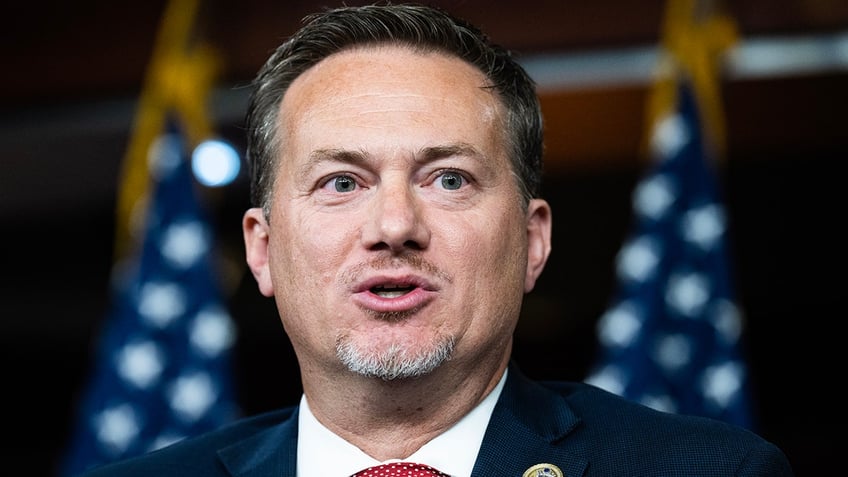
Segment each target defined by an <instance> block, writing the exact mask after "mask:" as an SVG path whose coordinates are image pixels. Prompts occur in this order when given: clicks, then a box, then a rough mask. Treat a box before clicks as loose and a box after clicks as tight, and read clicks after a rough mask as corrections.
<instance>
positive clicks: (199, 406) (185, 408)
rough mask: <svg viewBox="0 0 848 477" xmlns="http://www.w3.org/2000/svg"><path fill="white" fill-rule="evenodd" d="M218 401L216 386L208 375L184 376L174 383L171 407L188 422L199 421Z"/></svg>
mask: <svg viewBox="0 0 848 477" xmlns="http://www.w3.org/2000/svg"><path fill="white" fill-rule="evenodd" d="M216 399H217V396H216V391H215V386H214V384H213V383H212V379H211V378H210V377H209V375H208V374H207V373H204V372H197V373H193V374H190V375H183V376H181V377H179V378H177V380H176V381H175V382H174V386H173V388H172V390H171V398H170V405H171V409H173V410H174V411H175V412H176V413H177V414H178V415H179V416H180V417H182V418H183V419H185V420H187V421H196V420H198V419H199V418H200V417H201V416H202V415H203V414H204V413H205V412H206V411H207V410H209V408H210V407H211V406H212V404H213V403H214V402H215V400H216Z"/></svg>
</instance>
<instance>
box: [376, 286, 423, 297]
mask: <svg viewBox="0 0 848 477" xmlns="http://www.w3.org/2000/svg"><path fill="white" fill-rule="evenodd" d="M413 288H414V287H411V286H400V285H383V286H379V287H374V288H373V289H371V291H372V292H373V293H374V294H375V295H379V296H381V297H383V298H397V297H399V296H403V295H406V294H407V293H409V292H410V291H412V289H413Z"/></svg>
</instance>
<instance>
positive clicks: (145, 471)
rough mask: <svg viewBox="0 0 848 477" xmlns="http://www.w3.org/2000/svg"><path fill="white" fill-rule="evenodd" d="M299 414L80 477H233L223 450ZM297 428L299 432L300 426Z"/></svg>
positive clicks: (255, 419) (272, 417) (292, 411)
mask: <svg viewBox="0 0 848 477" xmlns="http://www.w3.org/2000/svg"><path fill="white" fill-rule="evenodd" d="M296 410H297V408H296V407H290V408H285V409H280V410H276V411H270V412H267V413H263V414H259V415H256V416H251V417H245V418H242V419H239V420H237V421H235V422H233V423H231V424H228V425H226V426H224V427H221V428H220V429H217V430H215V431H211V432H208V433H205V434H201V435H199V436H196V437H191V438H187V439H184V440H182V441H179V442H177V443H175V444H172V445H170V446H168V447H165V448H162V449H159V450H156V451H153V452H150V453H147V454H144V455H141V456H138V457H133V458H130V459H126V460H122V461H119V462H114V463H110V464H105V465H102V466H99V467H96V468H94V469H91V470H89V471H88V472H86V473H83V474H82V475H81V476H80V477H106V476H122V477H134V476H150V475H156V476H158V477H165V476H193V475H197V476H200V475H202V476H204V477H213V476H217V475H222V476H223V475H227V476H228V475H230V474H229V473H227V472H226V469H225V468H224V466H223V464H222V462H221V460H220V459H219V458H218V452H219V451H220V450H222V449H225V448H227V447H230V446H233V445H235V444H238V443H240V442H244V441H247V440H250V439H253V438H255V437H257V436H260V435H261V434H263V433H266V432H268V431H269V430H271V429H273V428H276V427H279V425H280V424H284V423H286V422H287V421H292V418H296V417H297V413H296ZM294 421H296V419H294ZM294 427H295V429H296V423H294ZM292 435H293V436H294V435H295V434H292Z"/></svg>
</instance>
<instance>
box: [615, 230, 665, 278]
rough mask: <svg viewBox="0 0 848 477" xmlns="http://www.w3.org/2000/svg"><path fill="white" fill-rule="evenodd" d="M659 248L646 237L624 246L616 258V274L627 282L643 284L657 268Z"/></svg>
mask: <svg viewBox="0 0 848 477" xmlns="http://www.w3.org/2000/svg"><path fill="white" fill-rule="evenodd" d="M660 256H661V251H660V246H659V244H658V243H657V242H656V240H653V239H652V238H650V237H648V236H643V237H640V238H638V239H635V240H632V241H630V242H628V243H627V244H625V245H624V246H623V247H622V249H621V251H620V252H619V254H618V257H617V260H616V261H617V269H618V274H619V275H620V276H621V277H622V278H624V279H626V280H629V281H636V282H644V281H645V280H647V279H648V277H650V276H651V275H652V274H653V273H654V271H655V270H656V268H657V264H658V263H659V261H660Z"/></svg>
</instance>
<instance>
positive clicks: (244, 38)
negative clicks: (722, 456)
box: [0, 0, 848, 476]
mask: <svg viewBox="0 0 848 477" xmlns="http://www.w3.org/2000/svg"><path fill="white" fill-rule="evenodd" d="M348 3H351V4H355V3H361V2H348ZM436 3H437V4H438V5H441V6H445V7H447V8H449V9H450V10H451V11H453V12H455V13H457V14H459V15H461V16H464V17H466V18H468V19H470V20H472V21H474V22H476V23H478V24H480V25H481V26H483V27H484V29H485V30H487V31H488V32H489V33H490V34H491V35H492V36H493V37H494V38H495V39H496V40H498V41H499V42H501V43H503V44H505V45H506V46H509V47H511V48H513V49H515V50H516V51H517V52H519V53H520V54H522V55H534V54H538V53H557V54H566V55H567V54H580V53H587V52H588V53H592V52H595V51H607V50H615V49H621V48H628V47H631V46H644V45H651V44H654V43H655V42H656V41H657V38H658V32H659V25H660V19H661V14H662V2H660V1H658V0H651V1H640V2H629V1H625V0H615V1H612V0H610V1H566V0H559V1H540V2H522V1H493V2H486V1H453V2H450V1H442V2H436ZM164 4H165V2H164V1H161V0H158V1H144V2H107V1H80V2H55V1H53V2H50V1H47V2H17V3H15V4H14V5H12V6H6V7H5V8H4V10H5V13H4V16H5V22H3V23H4V28H3V29H2V30H0V53H2V56H0V58H2V61H3V64H4V67H3V71H4V72H3V74H2V75H0V107H2V110H0V236H2V238H3V241H2V244H3V245H2V246H0V264H2V266H3V273H2V275H0V350H2V353H3V356H2V363H3V364H2V366H3V368H2V370H3V381H4V382H5V386H4V392H3V394H4V402H5V406H4V410H5V414H6V417H5V419H4V423H5V432H3V438H2V439H3V442H2V445H0V458H2V462H3V463H4V465H5V466H6V467H7V468H16V469H20V470H21V471H23V472H22V473H23V474H24V475H50V473H51V472H52V470H53V468H54V466H55V463H56V459H57V458H58V457H59V454H60V452H61V449H62V448H63V446H64V445H65V442H66V441H67V439H68V437H69V433H70V424H71V422H70V419H71V416H72V415H73V412H74V406H75V399H76V398H77V396H78V393H79V392H80V391H81V388H82V385H83V382H84V379H85V377H86V376H87V371H88V369H89V365H90V364H91V362H90V360H91V359H92V355H91V351H92V349H93V344H94V343H95V341H96V338H97V333H98V330H99V326H100V325H101V323H102V319H103V318H104V315H105V311H106V309H107V306H108V300H109V295H108V280H109V272H110V267H111V264H112V251H113V241H112V240H113V228H114V199H115V192H116V185H117V182H118V172H119V167H120V164H121V160H122V158H123V154H124V151H125V148H126V145H127V140H128V136H129V132H130V127H131V121H132V116H133V114H134V106H135V103H134V100H135V98H137V96H138V94H139V92H140V90H141V85H142V81H143V78H144V72H145V68H146V66H147V62H148V60H149V58H150V54H151V48H152V45H153V40H154V36H155V33H156V29H157V26H158V22H159V17H160V15H161V13H162V10H163V8H164ZM325 4H327V5H331V4H334V2H329V1H328V2H315V1H289V2H282V1H280V2H271V1H262V0H240V1H239V2H234V1H230V2H227V1H213V2H207V3H206V4H205V7H204V19H205V22H204V32H205V37H207V38H208V39H209V41H210V42H211V43H212V44H213V46H214V47H216V48H217V49H218V50H219V52H220V53H221V56H222V58H223V60H224V69H223V71H222V74H221V78H220V84H221V89H220V91H219V94H217V95H216V96H215V102H214V104H213V110H214V113H215V119H216V125H217V127H218V129H219V131H220V133H221V134H222V135H224V136H225V137H227V138H229V139H230V140H231V141H233V142H234V143H235V144H236V145H238V146H241V145H242V144H243V138H242V131H241V128H240V123H241V114H242V113H243V106H244V96H243V93H242V92H241V90H240V89H239V88H237V86H239V85H243V84H244V83H246V82H247V81H249V79H250V78H251V77H252V76H253V74H254V73H255V71H256V70H257V69H258V67H259V65H260V64H261V62H262V61H263V60H264V58H265V57H266V55H267V53H268V52H269V51H270V50H271V49H272V48H273V47H274V46H276V45H277V44H278V43H279V41H280V40H281V39H283V38H284V37H285V36H287V35H288V34H289V33H291V32H292V31H293V30H294V28H295V27H296V25H297V23H298V21H299V19H300V18H301V17H302V16H303V15H304V14H305V13H308V12H310V11H314V10H315V9H317V8H319V7H320V6H322V5H325ZM731 12H732V13H733V14H734V17H735V18H736V20H737V22H738V27H739V30H740V35H741V37H742V39H743V40H744V39H746V38H755V37H768V36H781V37H785V38H804V37H807V36H809V35H830V34H835V33H842V34H843V36H844V34H845V32H846V31H848V2H844V0H807V1H801V0H797V1H789V0H784V1H767V0H744V1H741V0H740V1H737V2H734V3H733V4H732V5H731ZM843 43H846V42H844V41H843ZM845 48H848V47H844V46H843V49H845ZM845 55H846V53H843V56H845ZM646 86H647V84H644V83H638V82H622V83H621V84H605V85H601V86H598V85H595V86H593V87H592V86H585V87H570V88H563V89H553V90H545V91H543V93H542V99H543V108H544V110H545V114H546V117H547V119H548V123H547V132H546V134H547V148H548V154H547V158H546V160H547V175H546V177H545V195H546V197H547V198H548V199H549V200H550V201H551V203H552V205H553V210H554V216H555V227H554V252H553V254H552V256H551V261H550V263H549V265H548V268H547V269H546V271H545V273H544V274H543V276H542V279H541V281H540V282H539V284H538V287H537V290H536V291H535V292H534V293H533V294H532V295H531V296H529V297H528V300H527V303H526V307H525V313H524V316H523V318H522V321H521V324H520V326H519V330H518V333H517V346H516V350H515V354H516V356H517V358H518V359H519V361H520V362H521V363H522V365H523V367H524V369H525V371H526V372H527V373H528V374H530V375H531V376H533V377H538V378H558V379H575V380H580V379H583V378H584V377H585V375H586V373H587V370H588V368H589V366H590V365H591V364H592V362H593V357H594V352H595V335H594V326H595V322H596V320H597V318H598V317H599V316H600V315H601V314H602V313H603V311H604V309H605V307H606V305H607V303H608V301H609V299H610V296H611V293H612V290H613V286H614V281H613V262H614V257H615V253H616V252H617V251H618V248H619V246H620V245H621V243H622V240H623V239H624V237H625V236H626V233H627V230H628V225H629V220H630V193H631V191H632V188H633V186H634V184H635V183H636V181H637V180H638V178H639V176H640V174H641V172H642V171H643V169H644V167H645V163H644V161H643V160H642V159H640V158H639V154H638V148H639V141H640V139H641V135H642V131H643V118H642V114H643V108H644V103H643V102H644V100H645V92H646ZM846 91H848V73H846V70H845V67H844V63H843V66H842V69H839V68H836V69H827V70H824V71H807V72H803V73H792V72H786V73H785V74H780V75H776V76H766V77H758V78H750V77H749V78H735V79H730V80H727V81H726V82H725V83H724V84H723V96H724V103H725V113H726V119H727V127H728V154H727V156H726V157H725V159H724V160H722V161H721V162H720V163H719V164H718V173H719V176H720V180H721V181H722V184H723V187H724V191H723V192H724V196H725V199H726V206H727V209H728V212H729V220H730V234H731V235H730V239H731V244H730V245H731V249H732V252H733V256H734V259H735V262H734V267H735V272H736V276H735V280H736V284H737V292H738V298H739V303H740V305H741V306H742V308H743V311H744V313H745V317H746V323H747V328H746V332H745V335H744V339H745V346H746V349H747V355H748V359H749V361H748V362H749V366H750V371H751V374H752V380H753V382H752V384H753V393H754V400H755V403H756V406H757V416H756V417H757V418H758V419H759V422H760V426H759V429H758V432H759V433H760V434H761V435H763V436H764V437H766V438H768V439H769V440H772V441H773V442H775V443H776V444H777V445H779V446H780V447H781V448H782V449H784V451H785V452H786V453H787V455H788V457H789V459H790V461H792V463H793V465H794V467H795V470H796V474H797V475H799V476H801V475H842V474H843V473H842V472H840V471H838V470H834V469H839V468H841V466H840V464H841V463H842V459H839V460H838V458H837V444H841V443H842V442H843V441H844V439H837V437H836V436H835V435H836V434H837V431H833V429H834V428H836V425H837V421H842V419H843V418H842V415H843V414H844V409H843V407H842V393H841V392H840V391H838V389H841V387H842V383H841V382H840V381H842V379H843V378H840V376H843V377H844V371H840V370H841V366H839V365H838V363H839V362H843V363H844V359H841V358H840V356H842V355H841V352H840V351H841V346H844V344H843V341H844V340H843V334H842V333H841V331H840V330H841V329H842V326H841V324H840V323H839V321H841V320H843V319H844V318H845V314H844V311H842V312H840V311H839V310H841V309H843V308H844V300H845V294H844V292H843V288H844V285H845V279H844V277H843V273H844V272H843V266H844V262H843V261H842V257H841V253H842V249H843V248H844V246H845V245H844V244H845V240H844V237H845V235H844V232H842V227H841V226H840V224H839V222H840V221H842V220H844V219H843V217H844V212H842V213H839V215H837V213H838V210H843V208H844V207H841V206H839V207H838V206H837V204H839V203H844V200H843V199H842V194H843V191H844V190H845V188H844V187H843V186H842V185H843V183H844V180H843V177H842V175H841V174H840V173H841V171H842V169H843V168H842V167H837V165H838V164H840V163H841V162H844V161H845V159H846V157H848V155H846V152H848V133H846V119H845V111H846V109H848V108H846V107H848V92H846ZM203 193H204V199H205V200H206V203H207V205H208V207H209V208H210V209H211V210H212V212H213V220H214V224H215V226H216V228H217V230H218V232H219V235H218V243H219V246H220V249H221V250H220V260H221V265H222V266H223V268H224V269H225V270H227V273H226V274H225V276H224V277H223V278H224V280H225V284H226V286H227V291H228V297H229V299H230V308H231V312H232V314H233V316H234V319H235V320H236V323H237V326H238V328H239V341H238V343H237V347H236V350H235V359H236V365H237V368H238V369H237V380H238V392H239V396H240V401H241V403H242V406H243V408H244V410H245V411H246V412H247V413H250V414H253V413H256V412H260V411H263V410H266V409H269V408H272V407H276V406H280V405H284V404H290V403H293V402H295V400H296V399H297V398H298V397H299V395H300V385H299V381H298V376H297V368H296V363H295V360H294V356H293V353H292V351H291V347H290V345H289V343H288V341H287V339H286V337H285V336H284V334H283V330H282V327H281V326H280V324H279V322H278V321H277V317H276V312H275V309H274V307H273V304H272V302H271V301H269V300H266V299H264V298H261V297H260V295H259V293H258V291H257V290H256V287H255V284H254V282H253V279H252V278H251V277H250V276H249V275H248V274H245V273H244V272H245V269H244V265H243V251H242V250H241V246H242V245H241V232H240V219H241V214H242V211H243V210H244V209H245V208H246V207H247V189H246V185H245V183H244V179H243V178H241V179H240V180H239V181H237V182H236V183H235V184H233V185H231V186H228V187H226V188H223V189H216V190H204V191H203ZM838 366H839V367H838ZM840 430H841V429H840ZM839 434H841V432H839Z"/></svg>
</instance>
